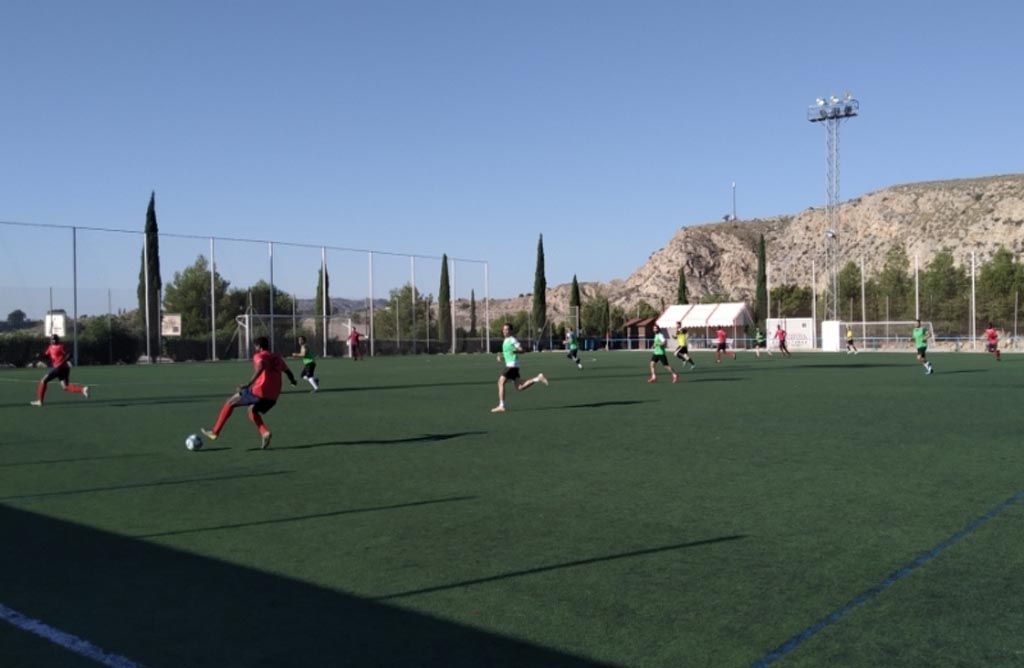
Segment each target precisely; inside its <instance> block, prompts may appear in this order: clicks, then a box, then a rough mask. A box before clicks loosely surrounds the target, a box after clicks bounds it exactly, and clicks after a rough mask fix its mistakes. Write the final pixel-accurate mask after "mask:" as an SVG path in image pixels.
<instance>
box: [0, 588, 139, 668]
mask: <svg viewBox="0 0 1024 668" xmlns="http://www.w3.org/2000/svg"><path fill="white" fill-rule="evenodd" d="M0 619H2V620H3V621H5V622H7V623H8V624H11V625H13V626H16V627H18V628H19V629H21V630H23V631H28V632H29V633H34V634H35V635H37V636H39V637H40V638H43V639H45V640H49V641H50V642H52V643H54V644H56V645H60V646H61V647H63V648H64V649H66V650H70V651H72V652H74V653H75V654H79V655H81V656H84V657H86V658H89V659H92V660H93V661H96V662H97V663H102V664H103V665H104V666H110V668H145V666H143V665H142V664H141V663H137V662H135V661H132V660H131V659H129V658H127V657H124V656H121V655H119V654H111V653H109V652H104V651H103V650H102V649H100V648H99V647H97V646H96V645H93V644H92V643H91V642H89V641H88V640H83V639H82V638H79V637H78V636H74V635H71V634H70V633H65V632H64V631H61V630H60V629H55V628H53V627H52V626H50V625H49V624H46V623H44V622H41V621H39V620H38V619H32V618H31V617H26V616H25V615H23V614H21V613H20V612H18V611H17V610H12V609H11V608H8V607H7V606H6V605H4V604H3V603H0Z"/></svg>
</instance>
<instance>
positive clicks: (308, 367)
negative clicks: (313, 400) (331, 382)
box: [292, 336, 320, 392]
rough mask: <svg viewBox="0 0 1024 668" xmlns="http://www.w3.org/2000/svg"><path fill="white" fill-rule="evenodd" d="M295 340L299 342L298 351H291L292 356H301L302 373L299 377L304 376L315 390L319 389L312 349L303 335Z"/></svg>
mask: <svg viewBox="0 0 1024 668" xmlns="http://www.w3.org/2000/svg"><path fill="white" fill-rule="evenodd" d="M296 341H297V342H298V344H299V352H297V353H292V357H301V358H302V373H301V374H299V377H300V378H305V379H306V380H307V381H308V382H309V384H310V385H312V386H313V391H314V392H316V391H317V390H319V389H320V379H319V378H317V377H316V357H315V356H314V355H313V349H312V348H310V347H309V345H307V343H306V337H304V336H300V337H298V339H296Z"/></svg>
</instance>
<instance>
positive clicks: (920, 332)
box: [912, 327, 928, 348]
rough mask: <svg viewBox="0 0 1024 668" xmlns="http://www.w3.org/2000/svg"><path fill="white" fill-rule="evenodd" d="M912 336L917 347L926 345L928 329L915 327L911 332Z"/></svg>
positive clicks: (925, 346)
mask: <svg viewBox="0 0 1024 668" xmlns="http://www.w3.org/2000/svg"><path fill="white" fill-rule="evenodd" d="M912 336H913V337H914V345H915V346H917V347H918V348H927V347H928V330H927V329H926V328H924V327H915V328H914V332H913V334H912Z"/></svg>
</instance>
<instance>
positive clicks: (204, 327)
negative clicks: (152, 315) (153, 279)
mask: <svg viewBox="0 0 1024 668" xmlns="http://www.w3.org/2000/svg"><path fill="white" fill-rule="evenodd" d="M228 286H229V283H228V281H227V280H225V279H224V278H223V277H222V276H221V275H220V274H219V273H217V272H214V274H213V292H214V299H215V300H216V307H217V308H216V311H217V329H218V330H220V329H224V328H226V327H227V326H229V325H230V324H231V322H232V320H233V319H234V317H235V314H236V309H235V308H234V306H233V305H232V303H231V299H230V298H229V297H228ZM164 311H166V312H167V313H180V314H181V334H182V336H184V337H191V338H205V337H208V336H209V335H210V330H211V327H210V264H209V263H208V262H207V260H206V257H205V256H203V255H199V256H198V257H196V261H195V262H193V263H192V264H191V265H189V266H188V267H185V269H183V270H182V271H176V272H174V278H173V279H172V280H171V282H170V283H168V284H167V287H166V289H165V290H164Z"/></svg>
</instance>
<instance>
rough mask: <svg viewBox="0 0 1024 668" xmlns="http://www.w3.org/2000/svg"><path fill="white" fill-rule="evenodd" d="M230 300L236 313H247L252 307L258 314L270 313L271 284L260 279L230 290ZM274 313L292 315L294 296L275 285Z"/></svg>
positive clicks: (253, 311)
mask: <svg viewBox="0 0 1024 668" xmlns="http://www.w3.org/2000/svg"><path fill="white" fill-rule="evenodd" d="M228 301H229V302H230V304H231V310H232V312H233V313H234V314H239V313H245V312H246V311H247V310H248V309H249V308H250V307H251V308H252V313H254V314H256V315H269V314H270V284H269V283H267V282H266V281H264V280H263V279H260V280H258V281H256V282H255V283H253V284H252V285H250V286H249V287H248V288H238V289H234V290H231V291H230V292H228ZM274 313H275V314H276V315H279V316H282V317H284V316H288V317H291V313H292V297H291V295H289V294H288V293H287V292H285V291H283V290H281V289H280V288H279V287H277V286H276V285H275V286H274Z"/></svg>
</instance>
